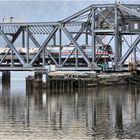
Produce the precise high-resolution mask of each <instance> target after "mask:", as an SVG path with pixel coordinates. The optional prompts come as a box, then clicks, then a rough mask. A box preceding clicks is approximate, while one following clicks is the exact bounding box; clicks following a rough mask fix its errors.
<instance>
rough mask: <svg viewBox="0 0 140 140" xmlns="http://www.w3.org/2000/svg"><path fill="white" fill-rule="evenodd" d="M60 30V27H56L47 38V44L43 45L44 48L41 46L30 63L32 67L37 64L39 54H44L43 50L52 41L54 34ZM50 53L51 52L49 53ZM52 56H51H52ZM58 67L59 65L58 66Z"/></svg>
mask: <svg viewBox="0 0 140 140" xmlns="http://www.w3.org/2000/svg"><path fill="white" fill-rule="evenodd" d="M57 30H58V26H56V27H55V28H54V30H53V31H52V32H51V33H50V35H49V36H48V37H47V39H46V40H45V42H44V43H43V44H42V46H40V48H39V50H38V52H37V54H36V55H35V56H34V57H33V59H32V60H31V62H30V65H31V66H32V65H33V63H34V62H35V60H36V59H37V58H38V56H39V54H40V53H41V52H42V50H43V49H44V48H45V46H46V45H47V44H48V43H49V41H50V40H51V39H52V37H53V36H54V34H55V33H56V31H57ZM48 53H49V52H48ZM50 56H51V55H50ZM57 66H58V65H57Z"/></svg>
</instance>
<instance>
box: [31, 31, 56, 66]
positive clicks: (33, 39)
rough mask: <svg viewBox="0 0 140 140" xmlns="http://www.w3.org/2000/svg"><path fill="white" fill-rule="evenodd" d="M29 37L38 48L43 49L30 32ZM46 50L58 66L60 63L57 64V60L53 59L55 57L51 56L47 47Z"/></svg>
mask: <svg viewBox="0 0 140 140" xmlns="http://www.w3.org/2000/svg"><path fill="white" fill-rule="evenodd" d="M29 37H30V39H31V40H32V41H33V43H34V45H35V46H36V47H37V48H40V47H41V46H40V44H39V43H38V42H37V40H36V39H35V38H34V36H33V35H32V34H31V33H30V32H29ZM45 50H46V52H47V54H48V55H49V56H50V58H51V59H52V61H53V62H54V63H55V65H56V66H58V63H57V62H56V60H55V59H54V58H53V56H52V55H51V54H50V52H49V51H48V50H47V48H46V47H45Z"/></svg>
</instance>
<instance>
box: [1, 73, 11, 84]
mask: <svg viewBox="0 0 140 140" xmlns="http://www.w3.org/2000/svg"><path fill="white" fill-rule="evenodd" d="M10 77H11V73H10V71H3V72H2V85H10Z"/></svg>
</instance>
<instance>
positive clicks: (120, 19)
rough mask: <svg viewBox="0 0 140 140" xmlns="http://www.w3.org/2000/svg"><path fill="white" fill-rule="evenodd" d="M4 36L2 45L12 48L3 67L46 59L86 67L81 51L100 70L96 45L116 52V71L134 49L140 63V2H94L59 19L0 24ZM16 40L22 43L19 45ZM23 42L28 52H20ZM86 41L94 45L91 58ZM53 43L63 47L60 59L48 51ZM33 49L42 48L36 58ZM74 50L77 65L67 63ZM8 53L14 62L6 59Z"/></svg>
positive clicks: (0, 57) (89, 64)
mask: <svg viewBox="0 0 140 140" xmlns="http://www.w3.org/2000/svg"><path fill="white" fill-rule="evenodd" d="M0 39H3V40H4V41H5V42H6V46H1V48H8V51H6V52H5V53H1V54H0V67H1V68H2V69H4V68H12V69H14V68H19V67H22V68H23V69H30V68H34V67H40V68H44V67H45V66H46V65H48V59H47V60H46V58H49V60H51V62H52V63H53V64H55V65H56V67H57V68H65V67H75V68H80V67H83V66H81V65H80V62H79V54H80V55H81V56H82V59H83V62H84V64H85V65H84V67H87V68H90V69H93V70H96V69H99V65H98V61H99V60H98V59H97V58H96V47H97V46H98V45H102V46H106V45H110V46H111V47H112V50H113V54H114V58H113V59H112V58H110V61H112V62H113V63H114V66H115V69H116V70H121V69H122V68H123V65H124V64H125V63H126V61H127V60H128V59H129V57H130V55H132V52H133V59H134V60H135V63H136V62H137V64H138V63H139V54H138V53H139V52H140V49H139V42H140V5H137V4H134V5H132V4H131V5H130V4H120V3H115V4H94V5H91V6H89V7H87V8H85V9H83V10H81V11H79V12H77V13H75V14H73V15H72V16H70V17H67V18H66V19H64V20H62V21H59V22H43V23H42V22H36V23H0ZM16 42H20V43H18V45H16ZM19 44H20V45H21V46H20V47H22V48H26V54H24V55H23V54H22V53H20V52H19V51H18V47H19ZM83 44H84V45H85V46H91V47H92V50H91V58H89V56H88V55H87V54H86V53H85V52H84V49H83V47H82V45H83ZM123 44H125V45H123ZM71 45H73V49H72V50H71V51H70V53H69V55H68V56H67V57H66V58H65V59H64V58H63V59H62V48H63V46H67V47H70V46H71ZM49 46H51V47H56V46H57V47H59V52H58V54H59V55H58V58H57V59H56V57H55V56H53V55H52V54H51V53H50V51H49V50H48V47H49ZM30 48H38V51H37V52H36V53H35V54H34V55H33V57H32V58H30V52H29V50H30ZM104 49H105V48H104ZM73 53H74V54H75V60H74V62H73V63H74V65H73V64H72V65H71V63H69V65H68V66H67V62H68V61H69V59H70V58H71V55H72V54H73ZM8 55H10V62H7V61H6V58H7V56H8ZM14 56H16V58H17V59H18V62H17V61H15V59H14Z"/></svg>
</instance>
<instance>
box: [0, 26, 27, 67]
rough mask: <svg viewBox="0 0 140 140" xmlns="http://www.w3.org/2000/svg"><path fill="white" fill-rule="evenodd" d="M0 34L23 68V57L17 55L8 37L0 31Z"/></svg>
mask: <svg viewBox="0 0 140 140" xmlns="http://www.w3.org/2000/svg"><path fill="white" fill-rule="evenodd" d="M0 34H1V35H2V37H3V39H4V40H5V41H6V42H7V44H8V45H9V47H10V48H11V50H12V51H13V52H14V53H15V55H16V56H17V58H18V59H19V60H20V62H21V63H22V64H23V66H25V61H24V59H23V57H22V56H21V55H20V54H19V52H18V51H17V50H16V48H15V47H14V45H13V44H12V43H11V41H10V40H9V39H8V37H7V36H6V35H5V34H4V32H3V31H2V30H1V29H0Z"/></svg>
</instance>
